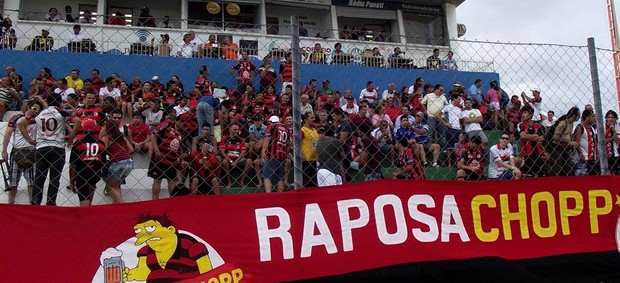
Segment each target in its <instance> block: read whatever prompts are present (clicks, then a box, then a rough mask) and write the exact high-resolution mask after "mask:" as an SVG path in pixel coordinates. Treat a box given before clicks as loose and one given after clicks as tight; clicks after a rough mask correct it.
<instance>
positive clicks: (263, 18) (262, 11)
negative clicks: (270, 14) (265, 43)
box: [257, 0, 267, 34]
mask: <svg viewBox="0 0 620 283" xmlns="http://www.w3.org/2000/svg"><path fill="white" fill-rule="evenodd" d="M257 16H258V18H259V20H260V23H259V24H260V32H261V34H267V3H266V2H265V0H262V1H260V6H259V7H258V15H257Z"/></svg>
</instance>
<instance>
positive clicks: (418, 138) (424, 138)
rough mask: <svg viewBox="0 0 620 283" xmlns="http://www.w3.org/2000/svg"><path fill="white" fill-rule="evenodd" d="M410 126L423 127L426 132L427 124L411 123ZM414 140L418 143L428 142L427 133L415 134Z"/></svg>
mask: <svg viewBox="0 0 620 283" xmlns="http://www.w3.org/2000/svg"><path fill="white" fill-rule="evenodd" d="M411 127H412V128H416V129H425V130H426V133H427V134H428V125H427V124H424V123H420V124H416V123H413V124H412V125H411ZM415 142H416V143H418V144H425V143H426V142H428V135H419V134H416V135H415Z"/></svg>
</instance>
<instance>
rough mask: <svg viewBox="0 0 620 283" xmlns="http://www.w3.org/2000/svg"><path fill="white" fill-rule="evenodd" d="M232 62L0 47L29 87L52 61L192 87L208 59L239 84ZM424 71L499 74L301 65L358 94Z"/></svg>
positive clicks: (441, 77) (455, 76)
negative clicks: (174, 79) (370, 86)
mask: <svg viewBox="0 0 620 283" xmlns="http://www.w3.org/2000/svg"><path fill="white" fill-rule="evenodd" d="M253 60H254V63H255V64H256V65H257V67H258V66H260V65H261V63H260V61H259V60H257V59H253ZM233 64H234V61H231V60H222V59H210V58H191V59H183V58H173V57H152V56H141V55H112V54H85V53H64V52H35V51H6V50H0V65H3V66H7V65H12V66H14V67H16V69H17V71H18V73H19V74H20V75H22V76H23V77H24V81H25V83H24V86H25V87H28V84H29V82H30V81H31V80H32V79H33V78H35V77H36V76H37V75H38V74H39V71H40V70H41V68H43V67H48V68H50V69H52V71H53V74H54V77H56V78H57V79H58V78H61V77H64V76H66V75H68V74H69V73H70V71H71V70H72V69H73V68H78V69H80V70H81V73H82V75H81V76H82V78H87V77H89V76H90V70H92V69H94V68H97V69H99V70H100V73H101V76H102V77H106V76H109V75H110V74H111V73H112V72H116V73H119V74H120V75H121V77H122V78H123V79H125V80H128V81H130V80H131V78H133V77H134V76H139V77H141V78H142V79H143V81H145V80H149V79H150V78H151V77H152V76H154V75H158V76H159V77H160V78H161V79H160V80H161V81H162V82H164V83H165V82H166V81H167V80H169V79H170V78H171V76H172V75H173V74H177V75H179V76H180V77H181V81H182V82H184V84H185V86H186V89H187V88H188V87H189V86H191V85H192V83H193V82H194V81H195V79H196V77H197V76H198V69H199V68H200V66H201V65H207V66H209V69H210V76H209V77H210V79H211V80H217V81H218V83H219V85H220V86H222V85H226V86H228V87H229V88H230V87H234V86H236V81H235V80H234V79H233V78H232V77H231V76H230V74H229V73H228V70H229V69H230V67H231V66H232V65H233ZM274 67H275V68H276V70H278V68H279V63H277V62H276V63H275V64H274ZM419 76H422V77H424V78H425V80H426V82H429V83H433V84H435V83H440V84H443V85H444V86H446V89H447V90H449V89H452V87H451V86H452V84H453V83H454V82H455V81H459V82H461V83H462V84H464V85H465V86H466V87H469V86H470V85H471V84H472V83H473V82H474V80H476V79H477V78H480V79H482V80H483V81H484V82H485V83H484V84H483V85H484V87H485V88H486V87H487V85H488V84H487V82H489V81H492V80H499V75H498V74H497V73H482V72H455V71H434V70H421V69H416V70H412V69H386V68H371V67H365V66H343V65H312V64H302V67H301V82H302V83H303V84H306V83H307V82H308V81H309V80H310V79H313V78H314V79H317V80H319V81H322V80H325V79H327V80H329V81H330V82H331V84H330V85H331V87H332V88H333V89H335V90H340V91H343V90H344V89H345V88H351V89H352V90H353V93H354V94H357V93H359V91H360V90H361V89H362V88H364V87H366V82H367V81H369V80H372V81H374V82H375V85H376V86H378V87H380V88H381V89H385V88H386V87H387V84H388V83H390V82H394V83H395V84H396V86H397V88H398V89H400V86H404V85H411V84H412V83H413V81H414V80H415V78H417V77H419ZM254 83H255V86H258V79H256V80H255V81H254ZM276 89H279V88H276ZM485 92H486V89H485Z"/></svg>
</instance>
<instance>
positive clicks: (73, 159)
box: [69, 150, 78, 164]
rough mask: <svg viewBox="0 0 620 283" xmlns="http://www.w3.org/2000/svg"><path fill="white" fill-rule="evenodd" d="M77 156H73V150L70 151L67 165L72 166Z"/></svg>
mask: <svg viewBox="0 0 620 283" xmlns="http://www.w3.org/2000/svg"><path fill="white" fill-rule="evenodd" d="M77 159H78V156H77V154H75V152H73V150H72V151H71V154H69V164H73V163H74V162H75V161H77Z"/></svg>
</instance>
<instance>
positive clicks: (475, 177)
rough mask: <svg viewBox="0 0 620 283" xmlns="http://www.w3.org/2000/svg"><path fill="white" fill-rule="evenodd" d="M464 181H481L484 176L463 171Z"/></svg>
mask: <svg viewBox="0 0 620 283" xmlns="http://www.w3.org/2000/svg"><path fill="white" fill-rule="evenodd" d="M465 172H466V173H465V174H466V175H465V180H467V181H479V180H483V179H484V176H483V175H482V174H479V173H476V172H474V171H465Z"/></svg>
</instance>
